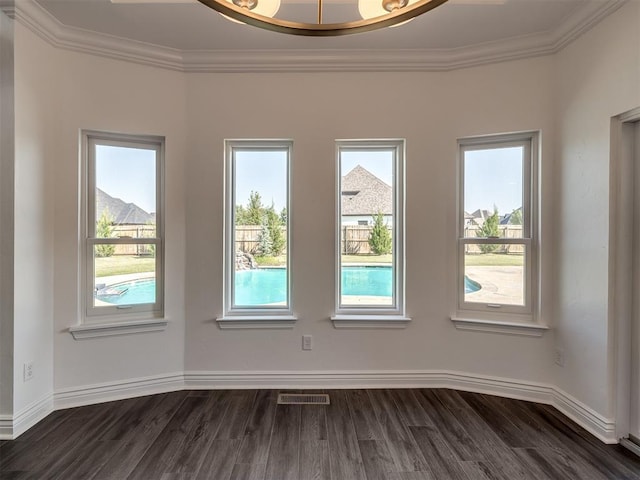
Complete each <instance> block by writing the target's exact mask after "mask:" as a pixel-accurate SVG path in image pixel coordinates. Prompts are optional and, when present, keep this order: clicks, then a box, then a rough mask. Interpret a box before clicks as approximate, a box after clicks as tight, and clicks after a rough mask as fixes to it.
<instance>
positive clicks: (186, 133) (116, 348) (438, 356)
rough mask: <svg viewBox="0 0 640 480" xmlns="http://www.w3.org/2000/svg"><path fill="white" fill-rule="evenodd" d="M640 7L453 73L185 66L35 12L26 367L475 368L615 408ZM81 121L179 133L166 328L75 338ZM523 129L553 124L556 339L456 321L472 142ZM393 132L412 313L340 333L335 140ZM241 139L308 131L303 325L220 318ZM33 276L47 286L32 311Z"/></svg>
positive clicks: (547, 176)
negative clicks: (612, 248) (71, 30)
mask: <svg viewBox="0 0 640 480" xmlns="http://www.w3.org/2000/svg"><path fill="white" fill-rule="evenodd" d="M639 8H640V6H639V4H638V3H637V2H630V3H629V4H628V5H626V6H625V7H623V8H622V9H621V10H619V11H618V12H617V13H615V14H614V15H613V16H612V17H611V18H608V19H606V20H605V21H604V22H603V23H602V24H601V25H599V26H597V27H596V28H595V29H594V30H593V31H592V32H589V33H588V34H586V35H585V36H583V37H582V38H580V39H578V40H577V41H576V42H575V43H574V44H572V45H571V46H569V47H568V48H567V49H565V50H564V51H563V52H561V53H560V54H558V55H557V56H556V57H546V58H536V59H529V60H521V61H514V62H506V63H501V64H496V65H489V66H483V67H477V68H470V69H464V70H459V71H453V72H444V73H377V74H365V73H344V74H343V73H327V74H294V73H280V74H249V73H246V74H181V73H178V72H170V71H164V70H160V69H156V68H152V67H146V66H140V65H134V64H131V63H126V62H120V61H115V60H110V59H106V58H102V57H97V56H89V55H85V54H79V53H73V52H69V51H63V50H56V49H53V48H51V47H49V46H47V45H46V44H44V43H43V42H42V41H41V40H40V39H39V38H37V37H35V36H34V35H32V34H31V33H29V32H27V31H26V30H25V29H24V28H23V27H18V28H17V38H18V40H19V41H17V58H19V59H20V60H19V62H16V66H17V67H19V68H16V75H17V79H16V85H18V84H20V83H24V85H21V87H20V89H21V90H20V92H18V93H17V95H16V109H17V110H20V116H19V118H17V119H16V125H17V132H16V137H17V142H18V144H19V145H21V146H24V147H25V149H24V151H22V152H21V153H20V155H21V162H22V163H23V164H22V165H20V167H19V169H17V171H16V185H18V184H19V185H20V186H21V188H23V190H21V192H20V193H17V194H16V201H18V200H19V205H18V204H17V205H16V217H17V216H18V212H19V213H20V215H22V214H23V213H25V214H26V215H27V216H26V217H24V218H23V219H22V220H20V221H19V222H18V221H17V218H16V228H18V227H19V231H20V232H22V233H25V234H29V235H32V236H34V237H37V238H29V239H28V242H25V245H21V246H20V249H19V252H18V251H17V252H16V256H18V253H19V254H20V267H22V265H24V266H25V269H24V270H23V271H21V273H20V275H18V276H17V278H16V282H17V283H16V287H17V286H18V283H19V286H20V292H19V293H17V294H16V300H20V305H19V313H20V315H21V318H26V319H27V321H26V323H25V324H24V325H23V326H21V327H20V328H21V329H22V333H20V335H21V336H20V342H22V343H23V344H24V345H25V346H26V347H25V349H24V352H22V351H21V352H20V353H19V354H18V353H16V362H18V363H19V365H20V368H21V364H22V361H23V360H25V359H27V358H28V357H29V356H35V357H37V358H36V360H37V365H40V364H41V362H42V358H41V357H44V358H49V356H50V355H51V350H50V348H51V345H53V346H54V354H53V360H54V365H55V371H54V375H53V377H54V378H55V383H54V386H53V388H54V390H56V391H57V392H65V391H68V390H73V389H78V388H83V387H86V386H88V385H94V384H99V383H103V382H125V381H127V380H128V379H137V378H140V377H149V376H154V375H165V374H171V373H173V372H182V371H183V370H186V371H204V372H214V373H215V372H217V373H221V372H229V371H239V372H254V371H269V372H276V371H301V372H310V371H337V372H340V371H341V372H344V371H354V370H362V371H370V372H378V371H389V370H405V371H408V370H413V371H417V370H447V371H461V372H467V373H469V374H471V375H473V374H477V375H488V376H495V377H506V378H512V379H519V380H521V381H523V382H541V383H553V382H557V383H558V385H559V386H560V387H561V388H563V389H566V390H567V392H569V393H570V394H572V395H574V396H575V397H577V398H578V399H579V400H581V401H583V402H584V403H586V404H587V405H588V406H589V407H591V408H593V409H595V410H596V411H597V412H598V413H600V414H601V415H607V416H609V415H611V409H610V402H609V401H608V399H607V398H608V397H607V395H608V387H609V382H610V373H609V370H610V368H611V364H610V362H608V351H607V348H608V345H609V340H610V339H609V337H608V324H607V322H608V319H607V301H608V300H607V292H608V279H607V269H608V264H607V262H608V255H607V241H608V219H607V212H608V195H609V191H608V161H607V159H608V125H609V118H610V117H611V116H612V115H615V114H617V113H620V112H622V111H624V110H628V109H629V108H631V107H633V106H637V104H638V103H639V102H640V92H639V88H640V81H639V75H638V62H639V60H640V55H639V54H638V33H637V32H638V30H639V28H638V25H640V22H639V21H638V20H639V18H640V13H639V12H638V9H639ZM634 42H635V43H634ZM389 84H393V85H394V86H395V87H396V88H393V89H389V88H388V85H389ZM30 89H31V90H33V91H31V90H30ZM52 89H55V90H52ZM381 92H384V94H381ZM27 93H29V95H27ZM372 99H374V100H375V101H371V100H372ZM389 118H395V119H399V120H401V121H398V122H389V121H388V119H389ZM80 129H95V130H106V131H120V132H126V133H139V134H154V135H164V136H166V139H167V175H166V178H167V185H166V189H167V249H166V252H167V264H166V271H167V282H166V311H167V317H168V319H169V320H170V321H171V323H170V326H169V327H168V329H167V330H166V331H165V332H157V333H151V334H140V335H132V336H119V337H108V338H101V339H94V340H84V341H75V340H73V338H72V337H71V335H69V333H68V332H67V331H66V329H67V328H68V327H69V326H71V325H75V324H77V323H78V322H79V309H78V303H79V301H78V300H79V298H78V295H79V292H80V285H79V268H78V260H79V257H78V247H79V222H78V213H77V212H78V206H79V204H78V199H79V190H78V186H79V161H78V142H79V132H80ZM522 130H541V132H542V139H543V150H542V166H541V171H542V179H541V184H542V192H541V203H542V231H541V243H542V245H543V250H542V252H543V253H542V255H543V256H542V285H543V287H542V303H543V310H542V315H541V316H542V320H543V321H548V322H550V323H551V324H552V325H553V326H554V327H557V335H554V334H548V335H546V336H544V337H543V338H530V337H515V336H507V335H494V334H486V333H474V332H467V331H458V330H456V329H455V328H454V327H453V325H452V324H451V322H450V321H449V319H448V317H449V316H450V315H451V314H452V313H453V311H454V310H455V303H456V301H455V293H454V291H455V288H454V287H455V264H456V242H455V232H456V228H455V225H456V211H455V204H456V198H457V197H456V187H455V185H456V181H457V177H456V162H455V158H456V139H457V138H459V137H465V136H473V135H482V134H491V133H503V132H512V131H522ZM389 137H392V138H393V137H401V138H406V140H407V167H406V171H407V182H406V192H407V208H406V214H407V222H406V225H407V232H406V242H407V248H406V253H407V267H406V276H407V282H406V284H407V293H406V298H407V313H408V315H409V316H411V317H412V318H413V322H412V323H411V324H410V325H409V327H408V328H407V329H406V330H358V331H349V330H336V329H334V328H333V326H332V324H331V323H330V322H329V320H328V318H329V316H330V315H331V314H332V311H333V307H334V299H333V293H334V285H333V283H334V272H333V268H334V261H333V255H334V243H335V242H334V231H333V229H334V225H335V221H334V212H335V209H334V202H335V187H334V181H335V171H334V169H335V158H334V140H335V139H337V138H341V139H344V138H389ZM225 138H292V139H293V140H294V154H293V169H292V172H293V189H292V199H293V204H292V210H291V212H290V216H291V220H292V233H293V241H294V245H293V251H294V253H293V258H292V267H291V268H292V275H293V278H294V285H295V290H294V299H293V302H294V309H295V311H296V313H297V314H298V316H299V321H298V323H297V325H296V326H295V328H294V329H292V330H278V331H275V330H258V331H221V330H219V329H218V327H217V325H216V324H215V322H214V321H213V320H214V318H215V317H216V316H219V315H220V314H221V313H222V309H223V306H222V281H223V273H222V272H223V271H222V259H223V251H222V249H223V205H224V185H223V179H224V174H223V173H224V172H223V141H224V139H225ZM18 182H20V183H18ZM585 218H588V219H590V220H591V222H592V223H591V224H586V223H585V222H584V219H585ZM589 225H591V226H589ZM52 234H53V237H52ZM51 242H52V243H51ZM554 245H555V247H554ZM27 254H29V255H27ZM18 277H19V278H18ZM53 279H55V281H53ZM34 281H35V283H36V286H37V288H43V289H45V290H46V291H44V292H43V293H42V296H40V297H38V301H37V302H36V303H35V305H30V304H27V303H26V302H25V300H26V299H27V298H30V299H33V288H32V287H33V285H32V283H30V282H34ZM51 305H52V306H53V325H52V320H51V316H50V314H49V313H48V311H47V307H50V306H51ZM17 307H18V305H17ZM16 316H17V315H16ZM47 328H53V331H51V330H47ZM303 333H304V334H313V335H314V340H315V342H314V344H315V347H314V350H313V351H311V352H303V351H301V348H300V347H301V341H300V340H301V335H302V334H303ZM51 335H53V342H51ZM554 344H558V345H559V346H561V347H562V348H563V349H564V350H565V356H566V361H567V365H566V367H565V368H564V369H560V368H559V367H554V366H553V361H552V359H553V348H554ZM43 368H45V370H44V374H43V375H44V377H43V378H46V379H47V382H45V383H46V388H41V391H39V392H36V393H37V395H40V394H43V393H45V390H46V389H47V388H49V384H50V381H51V380H50V378H51V377H50V373H49V371H47V370H46V367H43ZM45 383H43V384H42V385H41V384H40V383H37V385H38V388H40V387H45ZM34 385H36V384H34ZM26 393H27V392H26V391H25V392H24V394H23V393H20V395H23V396H24V399H25V400H24V401H26V399H27V395H26ZM36 393H34V394H33V395H36ZM29 395H31V393H29ZM37 395H36V396H37ZM24 401H23V400H21V404H24Z"/></svg>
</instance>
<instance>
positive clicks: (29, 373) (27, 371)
mask: <svg viewBox="0 0 640 480" xmlns="http://www.w3.org/2000/svg"><path fill="white" fill-rule="evenodd" d="M22 378H23V381H24V382H27V381H29V380H31V379H32V378H33V362H27V363H25V364H24V365H23V366H22Z"/></svg>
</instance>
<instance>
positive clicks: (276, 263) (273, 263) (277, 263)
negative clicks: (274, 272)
mask: <svg viewBox="0 0 640 480" xmlns="http://www.w3.org/2000/svg"><path fill="white" fill-rule="evenodd" d="M253 258H254V259H255V261H256V263H257V264H258V266H260V267H285V266H286V265H287V256H286V255H281V256H279V257H268V256H267V257H261V256H259V255H256V256H254V257H253Z"/></svg>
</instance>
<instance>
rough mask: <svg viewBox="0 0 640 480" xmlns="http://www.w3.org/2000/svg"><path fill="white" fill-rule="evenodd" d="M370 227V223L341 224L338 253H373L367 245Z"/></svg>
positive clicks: (371, 227)
mask: <svg viewBox="0 0 640 480" xmlns="http://www.w3.org/2000/svg"><path fill="white" fill-rule="evenodd" d="M372 229H373V226H372V225H342V226H341V227H340V253H341V254H342V255H367V254H371V253H373V252H372V251H371V247H370V246H369V237H370V236H371V230H372Z"/></svg>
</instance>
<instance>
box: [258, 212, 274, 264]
mask: <svg viewBox="0 0 640 480" xmlns="http://www.w3.org/2000/svg"><path fill="white" fill-rule="evenodd" d="M272 250H273V245H272V243H271V233H270V232H269V225H268V223H267V217H266V215H265V216H264V217H263V221H262V229H261V230H260V233H259V234H258V252H259V253H260V255H261V256H263V257H266V256H267V255H271V253H272Z"/></svg>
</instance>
